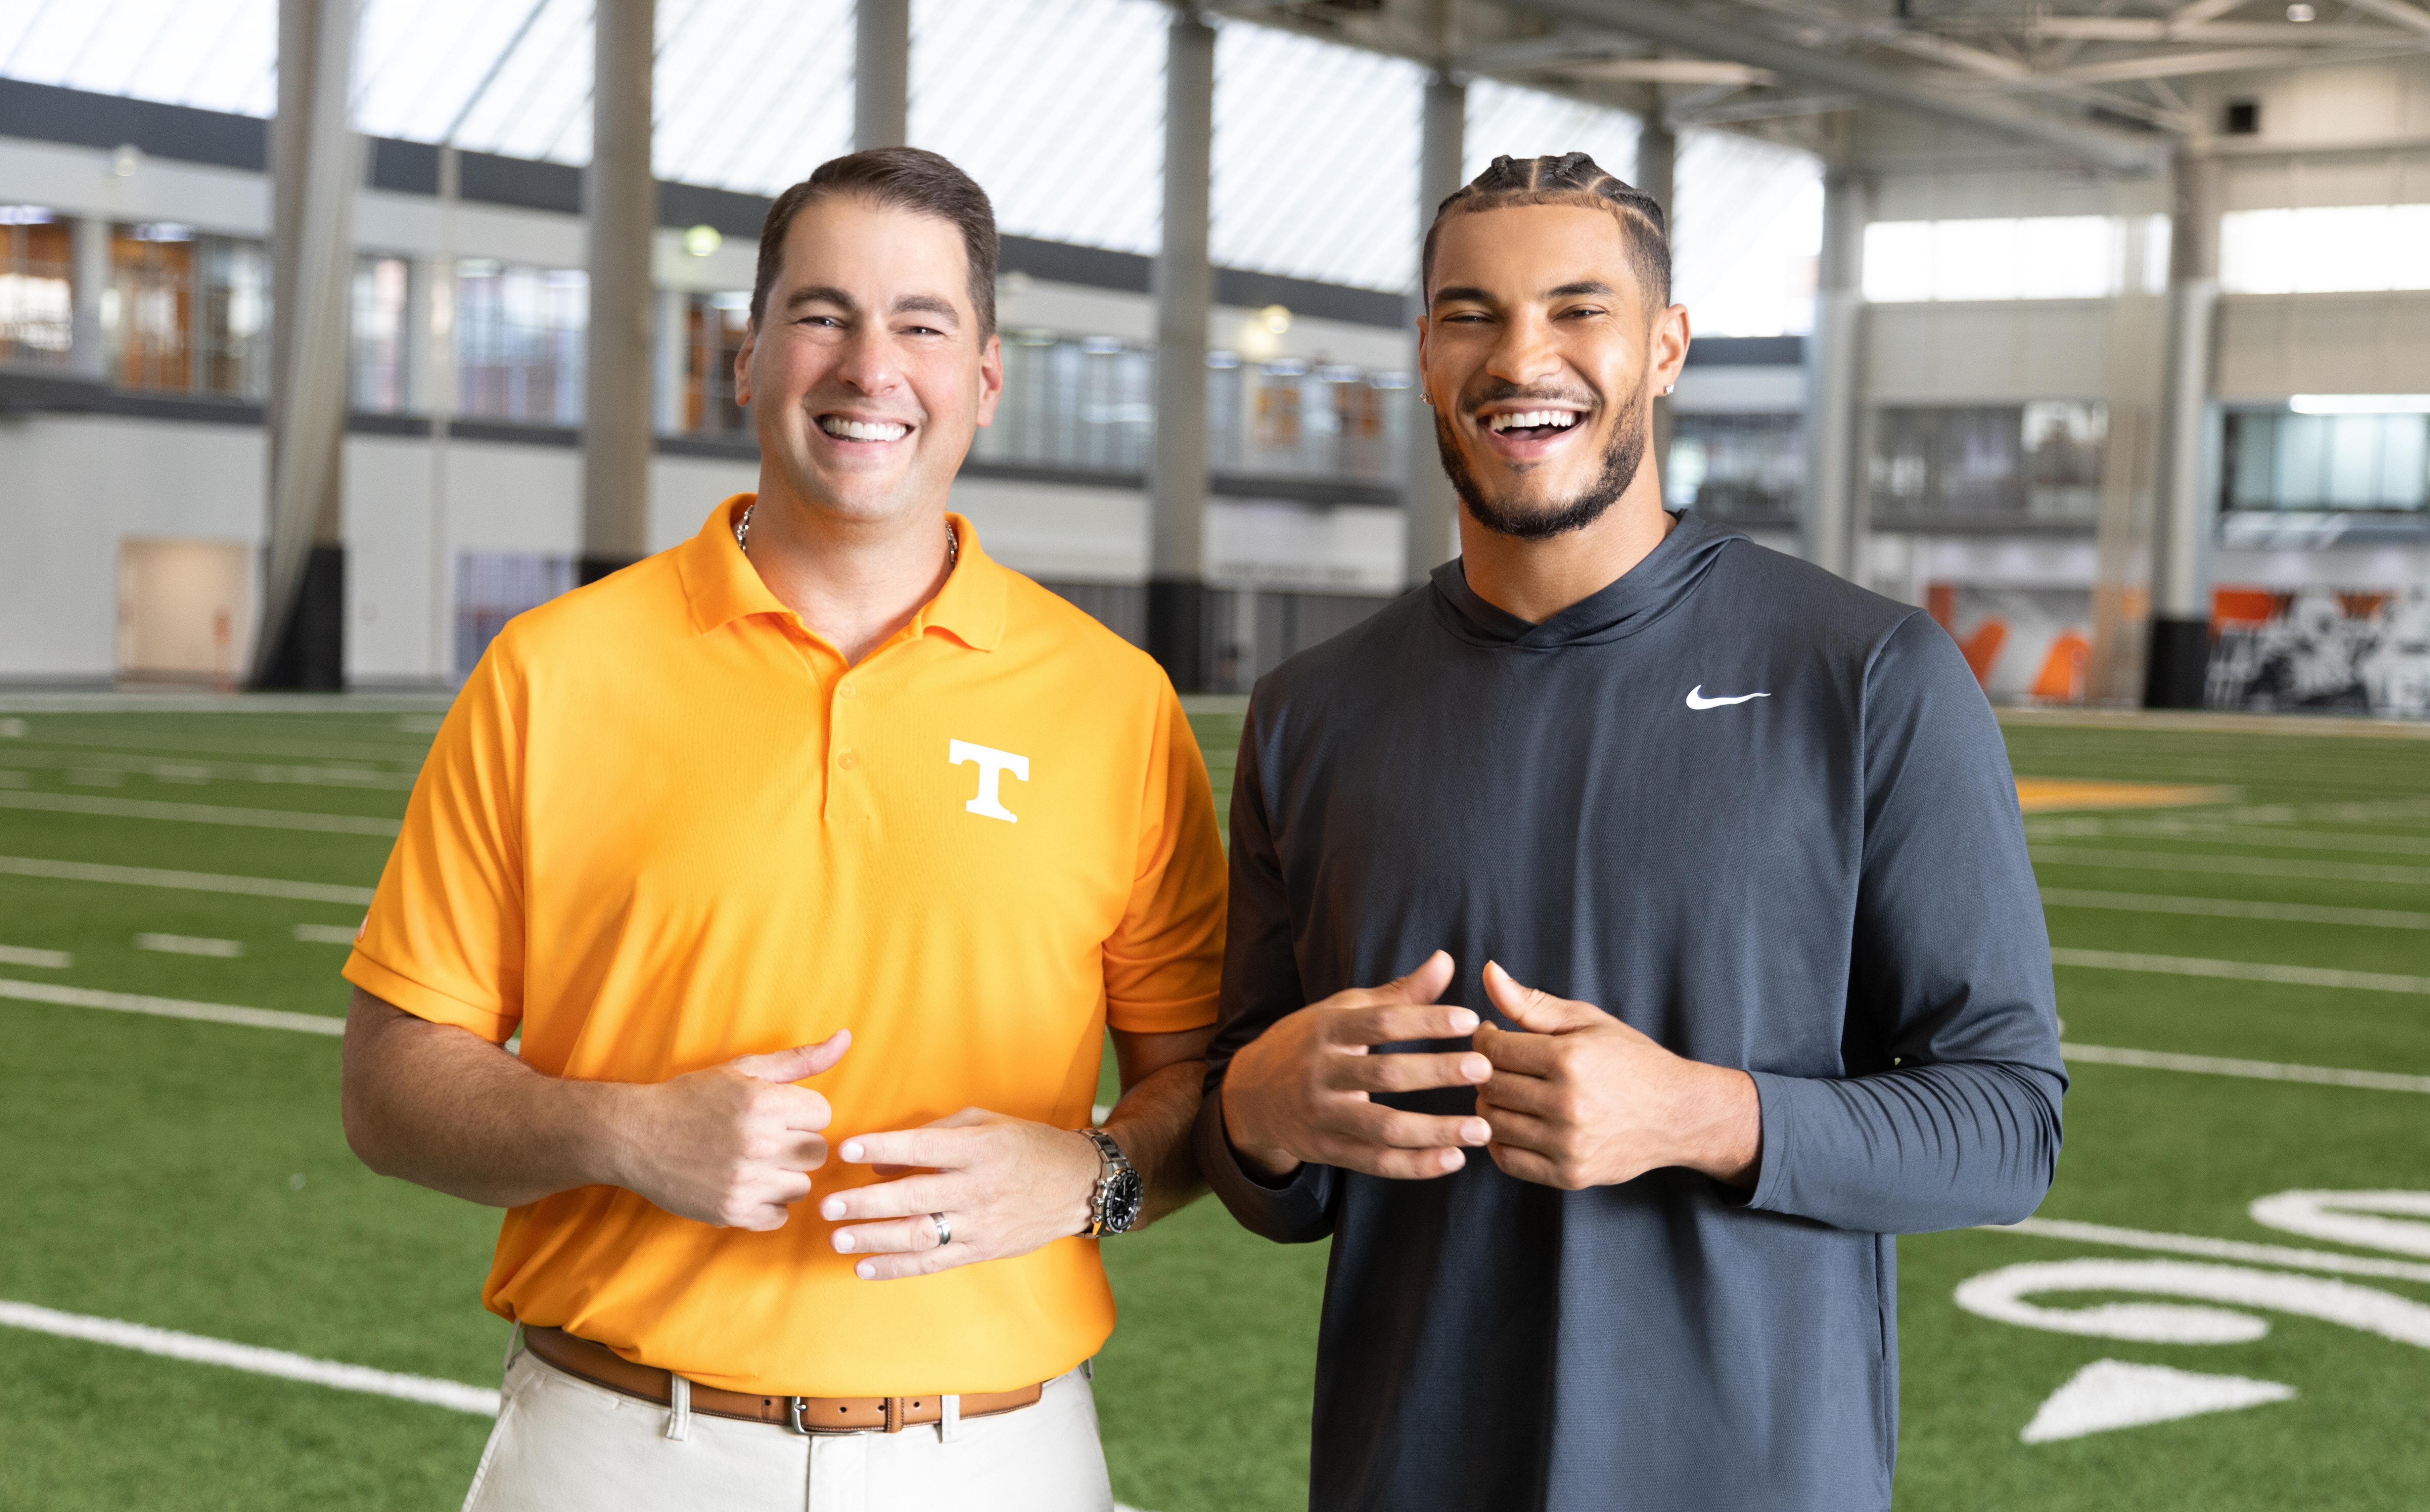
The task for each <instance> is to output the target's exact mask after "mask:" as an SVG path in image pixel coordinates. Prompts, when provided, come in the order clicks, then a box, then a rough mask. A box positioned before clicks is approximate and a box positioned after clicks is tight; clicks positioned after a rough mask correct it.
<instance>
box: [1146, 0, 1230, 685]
mask: <svg viewBox="0 0 2430 1512" xmlns="http://www.w3.org/2000/svg"><path fill="white" fill-rule="evenodd" d="M1165 37H1166V43H1165V62H1164V242H1163V245H1162V247H1161V248H1160V249H1159V250H1158V251H1157V258H1156V271H1155V280H1154V281H1155V289H1156V455H1155V457H1154V461H1153V466H1152V469H1151V471H1150V474H1149V479H1148V584H1147V647H1148V653H1149V655H1151V656H1155V657H1156V659H1157V662H1159V663H1160V664H1161V665H1162V666H1163V668H1164V671H1165V675H1166V676H1168V677H1170V678H1172V679H1173V687H1174V688H1176V689H1178V690H1180V691H1182V692H1185V693H1190V692H1197V691H1200V690H1203V689H1205V688H1206V686H1207V679H1208V677H1209V675H1210V674H1211V673H1212V672H1213V670H1214V668H1213V665H1212V663H1213V659H1214V658H1213V656H1212V655H1211V651H1212V647H1210V646H1209V644H1208V640H1209V639H1210V637H1209V631H1210V630H1211V628H1212V626H1210V625H1209V623H1207V620H1208V605H1207V320H1208V317H1209V316H1210V315H1211V314H1212V312H1213V310H1214V307H1215V266H1214V263H1213V261H1212V260H1211V258H1209V255H1208V253H1207V231H1208V226H1209V224H1210V212H1209V209H1208V191H1209V188H1210V185H1211V183H1212V178H1213V148H1214V140H1215V28H1214V27H1212V26H1209V25H1207V23H1206V22H1205V21H1203V20H1201V19H1200V18H1199V17H1198V15H1197V14H1196V13H1195V12H1194V11H1192V10H1190V9H1189V8H1182V9H1178V10H1175V11H1174V12H1173V22H1172V25H1170V26H1168V27H1167V28H1166V31H1165Z"/></svg>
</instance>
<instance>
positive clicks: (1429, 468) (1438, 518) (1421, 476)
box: [1403, 73, 1468, 588]
mask: <svg viewBox="0 0 2430 1512" xmlns="http://www.w3.org/2000/svg"><path fill="white" fill-rule="evenodd" d="M1420 110H1421V112H1422V113H1421V116H1420V119H1419V124H1418V235H1419V237H1420V238H1421V239H1422V240H1423V237H1424V236H1425V232H1426V227H1428V226H1429V225H1432V224H1434V219H1435V210H1436V208H1438V207H1439V206H1440V205H1441V204H1442V202H1443V201H1444V200H1446V199H1449V198H1450V197H1451V196H1452V195H1454V194H1456V193H1457V192H1458V191H1459V187H1460V185H1461V184H1462V183H1464V182H1466V180H1465V179H1464V178H1463V177H1462V174H1463V172H1464V170H1465V167H1466V154H1467V151H1468V86H1467V85H1465V84H1463V83H1461V82H1459V80H1458V79H1457V78H1456V76H1454V75H1449V74H1442V73H1438V74H1436V75H1434V76H1432V77H1431V78H1429V79H1427V80H1426V90H1425V97H1424V102H1423V105H1421V107H1420ZM1425 318H1426V291H1424V290H1423V289H1421V290H1419V291H1417V292H1415V293H1414V294H1412V295H1410V296H1409V322H1410V324H1411V326H1412V327H1413V328H1414V327H1415V326H1417V325H1420V324H1423V323H1424V321H1425ZM1411 351H1412V354H1413V355H1412V357H1411V361H1410V364H1409V365H1410V367H1411V368H1413V369H1414V368H1415V367H1416V366H1417V362H1416V360H1415V357H1414V352H1415V347H1414V344H1413V345H1412V348H1411ZM1424 393H1425V388H1424V384H1423V380H1421V382H1420V385H1419V387H1418V388H1417V389H1415V390H1412V391H1411V393H1410V395H1409V400H1410V412H1409V455H1408V467H1407V472H1408V481H1407V483H1406V486H1405V492H1404V493H1403V500H1404V507H1405V509H1406V513H1407V517H1408V529H1407V534H1406V537H1405V538H1404V540H1405V547H1404V550H1405V553H1406V556H1405V558H1404V566H1405V572H1404V573H1403V576H1404V579H1405V580H1406V582H1407V584H1408V586H1409V587H1411V588H1418V587H1421V586H1423V584H1424V583H1425V581H1426V579H1427V577H1428V576H1429V575H1430V574H1431V573H1433V572H1434V570H1435V569H1436V568H1437V567H1439V566H1440V565H1441V564H1442V563H1444V562H1447V561H1449V560H1451V558H1453V557H1456V556H1458V555H1459V495H1458V494H1457V493H1456V492H1455V491H1453V490H1452V486H1451V478H1450V477H1449V476H1448V475H1447V474H1444V472H1443V467H1442V448H1441V445H1440V442H1439V441H1438V440H1437V439H1436V433H1435V412H1434V409H1433V408H1432V407H1430V406H1428V405H1426V404H1425V403H1423V395H1424Z"/></svg>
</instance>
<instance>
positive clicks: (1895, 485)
mask: <svg viewBox="0 0 2430 1512" xmlns="http://www.w3.org/2000/svg"><path fill="white" fill-rule="evenodd" d="M2108 437H2109V410H2108V407H2107V406H2106V405H2103V404H2099V403H2090V402H2085V401H2080V400H2039V401H2037V402H2035V403H2033V404H2026V405H1983V406H1967V407H1932V408H1922V407H1919V408H1898V409H1884V410H1881V411H1879V412H1878V413H1877V414H1876V416H1875V418H1874V424H1873V456H1872V508H1873V513H1874V516H1875V517H1876V518H1877V519H1880V520H1883V521H1885V522H1894V521H1902V520H1904V521H1915V522H1924V523H1933V522H1941V521H1951V520H1959V521H1963V520H1993V521H1997V520H2006V521H2046V522H2082V523H2089V522H2090V521H2091V520H2092V519H2093V517H2094V516H2095V515H2096V514H2098V513H2099V511H2100V507H2101V473H2102V465H2103V462H2104V460H2105V457H2106V454H2107V450H2108Z"/></svg>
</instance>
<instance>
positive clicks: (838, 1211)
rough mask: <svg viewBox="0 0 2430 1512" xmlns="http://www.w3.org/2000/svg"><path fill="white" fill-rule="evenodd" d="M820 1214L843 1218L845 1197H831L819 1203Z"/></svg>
mask: <svg viewBox="0 0 2430 1512" xmlns="http://www.w3.org/2000/svg"><path fill="white" fill-rule="evenodd" d="M819 1216H820V1217H821V1218H841V1217H842V1216H843V1199H842V1198H841V1197H830V1198H828V1199H827V1200H826V1201H825V1202H824V1203H821V1204H820V1205H819Z"/></svg>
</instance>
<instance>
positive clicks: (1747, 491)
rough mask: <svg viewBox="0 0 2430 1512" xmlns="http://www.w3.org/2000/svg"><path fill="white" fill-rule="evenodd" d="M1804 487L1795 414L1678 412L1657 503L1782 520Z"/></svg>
mask: <svg viewBox="0 0 2430 1512" xmlns="http://www.w3.org/2000/svg"><path fill="white" fill-rule="evenodd" d="M1805 488H1806V426H1805V422H1804V420H1803V419H1802V418H1801V417H1800V416H1797V415H1794V414H1753V415H1698V414H1688V415H1677V416H1674V417H1673V421H1672V428H1671V455H1670V457H1668V459H1667V460H1666V462H1665V464H1664V466H1663V469H1662V495H1663V502H1664V503H1665V504H1667V505H1669V506H1670V507H1672V508H1673V509H1685V508H1690V507H1692V508H1693V509H1694V510H1695V511H1696V512H1697V513H1698V514H1701V515H1704V516H1706V518H1708V519H1713V520H1740V521H1749V522H1756V523H1788V522H1789V521H1790V520H1792V519H1794V518H1795V517H1796V514H1797V503H1798V499H1799V497H1800V495H1801V494H1803V492H1804V491H1805Z"/></svg>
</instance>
